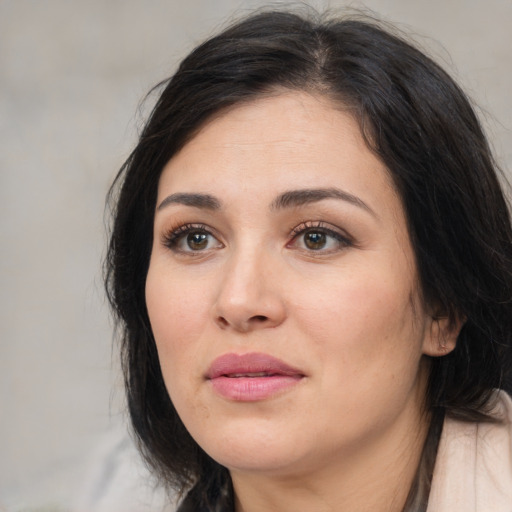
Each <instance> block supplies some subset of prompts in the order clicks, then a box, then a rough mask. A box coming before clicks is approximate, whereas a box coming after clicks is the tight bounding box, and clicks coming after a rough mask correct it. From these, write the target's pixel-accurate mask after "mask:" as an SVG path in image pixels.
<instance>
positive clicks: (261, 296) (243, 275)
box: [214, 241, 284, 331]
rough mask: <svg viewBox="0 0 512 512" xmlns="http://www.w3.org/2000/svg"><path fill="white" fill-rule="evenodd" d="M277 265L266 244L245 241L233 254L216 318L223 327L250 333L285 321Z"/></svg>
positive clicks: (222, 279) (229, 260) (216, 308)
mask: <svg viewBox="0 0 512 512" xmlns="http://www.w3.org/2000/svg"><path fill="white" fill-rule="evenodd" d="M273 263H274V264H275V262H273V260H272V255H271V254H270V250H269V249H268V248H267V249H266V248H265V246H264V244H262V243H260V244H258V243H254V242H252V241H248V242H245V243H244V242H241V243H240V244H238V246H237V248H236V249H233V250H232V251H231V254H230V255H229V257H228V258H227V260H226V263H225V267H224V269H223V272H222V276H221V278H220V283H219V291H218V296H217V300H216V304H215V312H214V315H215V318H216V320H217V322H218V323H219V324H220V325H221V326H223V327H228V326H231V327H232V328H234V329H236V330H241V331H247V330H251V329H254V328H258V327H263V326H270V325H272V326H275V325H278V324H279V323H280V322H281V321H282V320H283V315H284V304H283V300H282V299H283V298H282V297H281V296H280V293H279V290H278V288H277V287H276V284H277V283H276V282H275V281H274V280H273V278H272V277H273V274H274V272H273V269H272V266H273Z"/></svg>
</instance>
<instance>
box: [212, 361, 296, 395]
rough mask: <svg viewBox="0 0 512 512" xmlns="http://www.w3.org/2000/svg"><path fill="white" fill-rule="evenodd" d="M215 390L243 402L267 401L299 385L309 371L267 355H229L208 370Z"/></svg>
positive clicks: (215, 362) (214, 363) (214, 362)
mask: <svg viewBox="0 0 512 512" xmlns="http://www.w3.org/2000/svg"><path fill="white" fill-rule="evenodd" d="M205 377H206V379H207V380H208V381H209V382H210V384H211V386H212V389H213V390H214V392H215V393H217V394H219V395H221V396H222V397H224V398H226V399H228V400H233V401H242V402H254V401H260V400H266V399H269V398H272V397H274V396H275V395H278V394H282V393H283V392H284V391H287V390H289V389H290V388H292V387H294V386H295V385H296V384H298V383H299V382H300V381H301V380H302V379H303V378H304V377H305V374H304V373H303V372H301V371H300V370H298V369H297V368H294V367H292V366H290V365H288V364H287V363H285V362H284V361H281V360H280V359H277V358H275V357H272V356H269V355H267V354H260V353H249V354H242V355H239V354H225V355H223V356H220V357H218V358H217V359H215V361H213V363H212V365H211V366H210V368H209V369H208V372H207V373H206V376H205Z"/></svg>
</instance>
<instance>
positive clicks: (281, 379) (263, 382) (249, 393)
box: [210, 375, 302, 402]
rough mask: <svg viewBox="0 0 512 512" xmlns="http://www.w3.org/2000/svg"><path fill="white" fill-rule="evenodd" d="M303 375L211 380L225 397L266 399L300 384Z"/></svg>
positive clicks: (247, 399)
mask: <svg viewBox="0 0 512 512" xmlns="http://www.w3.org/2000/svg"><path fill="white" fill-rule="evenodd" d="M301 379H302V376H301V375H272V376H269V377H226V376H220V377H216V378H214V379H211V380H210V383H211V385H212V387H213V389H214V390H215V391H216V392H217V393H218V394H219V395H221V396H223V397H224V398H228V399H229V400H235V401H239V402H256V401H258V400H265V399H267V398H271V397H273V396H274V395H277V394H279V393H282V392H283V391H285V390H288V389H290V388H291V387H293V386H295V385H296V384H298V383H299V382H300V381H301Z"/></svg>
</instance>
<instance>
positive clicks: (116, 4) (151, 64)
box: [0, 0, 512, 511]
mask: <svg viewBox="0 0 512 512" xmlns="http://www.w3.org/2000/svg"><path fill="white" fill-rule="evenodd" d="M280 3H281V2H273V5H278V4H280ZM305 3H308V4H310V5H312V6H314V7H316V8H318V9H320V10H323V9H326V8H339V7H343V6H349V7H355V8H363V9H371V10H373V11H375V12H376V13H378V14H379V15H380V16H382V17H383V18H384V19H386V20H389V21H392V22H396V23H397V24H398V25H399V26H400V27H401V28H402V29H405V30H406V31H408V32H412V33H413V34H414V37H415V39H416V40H417V41H418V42H419V43H420V44H421V45H422V46H423V47H425V48H428V49H429V51H430V53H431V55H433V56H434V57H435V58H436V59H437V60H438V61H440V62H441V63H442V64H443V66H444V67H445V68H446V69H448V71H449V72H450V73H451V74H452V75H453V76H455V78H456V79H457V80H458V81H459V83H461V84H462V85H463V87H464V88H465V90H466V91H467V92H468V93H469V96H470V97H471V98H472V99H473V100H474V101H475V102H476V103H477V104H478V106H479V113H480V116H481V118H482V120H483V122H484V125H485V127H486V129H487V131H488V134H489V137H490V139H491V142H492V144H493V146H494V148H495V153H496V155H497V158H498V161H499V162H500V163H501V165H502V167H503V168H504V169H505V171H506V172H508V174H509V176H510V173H511V171H512V100H511V97H510V92H511V90H512V31H511V29H510V27H511V26H512V1H511V0H417V1H414V0H368V1H366V2H365V3H360V2H344V1H342V0H339V1H334V0H333V1H327V0H326V1H320V0H318V1H310V2H305ZM262 5H269V3H268V2H262V1H257V0H254V1H240V0H189V1H178V0H146V1H144V2H143V1H140V0H138V1H136V0H122V1H121V0H88V1H81V0H40V1H38V0H0V240H1V258H0V294H1V295H0V304H1V307H0V315H1V317H0V329H1V331H0V333H1V337H0V510H2V511H7V510H9V511H11V510H13V511H21V510H25V511H28V510H71V508H72V507H73V506H74V503H76V497H77V496H79V495H80V493H82V492H83V488H84V486H86V484H87V481H88V479H90V478H91V476H90V475H91V474H94V473H95V472H96V473H97V472H98V471H99V469H98V468H97V467H96V466H99V465H100V462H99V461H101V460H102V459H101V457H102V456H101V453H102V450H103V451H105V450H107V451H108V449H109V448H108V446H109V443H110V442H111V441H109V439H111V438H113V439H118V437H119V436H120V437H122V436H123V434H122V432H123V429H124V427H123V422H124V420H125V416H124V412H123V391H122V385H121V383H122V382H121V378H120V375H119V370H118V363H117V359H116V349H115V348H113V347H112V332H111V331H112V326H111V323H110V321H109V318H108V308H107V305H106V301H105V298H104V295H103V290H102V283H101V259H102V256H103V254H104V247H105V242H106V234H105V227H104V199H105V195H106V192H107V189H108V187H109V184H110V182H111V181H112V179H113V177H114V176H115V174H116V172H117V170H118V168H119V167H120V166H121V164H122V162H123V161H124V160H125V158H126V157H127V156H128V154H129V152H130V150H131V148H132V147H133V145H134V142H135V140H136V136H137V130H138V129H139V128H140V127H141V124H142V120H143V112H147V108H144V109H142V111H141V110H140V109H139V103H140V100H141V99H142V98H143V96H144V94H145V93H146V92H147V91H148V90H149V88H150V87H151V86H152V85H154V84H155V83H157V82H158V81H160V80H161V79H163V78H165V77H167V76H169V75H170V74H171V72H172V70H173V69H174V68H175V66H176V64H177V63H178V62H179V60H180V59H181V58H182V57H184V56H185V55H186V54H187V53H188V52H189V51H190V50H191V49H192V48H193V47H194V45H195V44H196V43H198V42H200V41H201V40H202V39H203V38H205V37H206V36H208V35H211V34H213V33H214V32H215V31H216V29H218V28H219V27H220V26H221V24H222V23H223V22H224V21H225V20H226V19H227V18H228V17H230V16H233V15H235V16H236V15H242V14H244V13H247V12H248V11H250V10H252V9H254V8H256V7H259V6H262ZM112 432H114V434H112ZM116 436H117V437H116ZM114 444H115V442H114ZM105 446H106V447H107V448H105ZM95 454H99V455H95ZM133 460H135V459H133Z"/></svg>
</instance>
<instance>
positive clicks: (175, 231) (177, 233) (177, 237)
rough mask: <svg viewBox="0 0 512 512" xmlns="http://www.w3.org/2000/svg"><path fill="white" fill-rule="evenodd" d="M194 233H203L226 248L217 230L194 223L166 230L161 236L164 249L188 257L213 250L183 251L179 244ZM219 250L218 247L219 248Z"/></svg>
mask: <svg viewBox="0 0 512 512" xmlns="http://www.w3.org/2000/svg"><path fill="white" fill-rule="evenodd" d="M193 232H202V233H205V234H207V235H209V236H211V237H213V238H214V239H215V240H217V242H218V243H219V245H220V246H222V247H223V246H224V244H223V243H222V242H221V241H220V239H219V238H220V237H219V236H218V235H217V234H216V232H215V230H214V229H212V228H211V227H209V226H207V225H206V224H202V223H194V222H187V223H184V224H179V225H177V226H175V227H170V228H169V229H167V230H165V231H164V232H163V234H162V236H161V243H162V245H163V246H164V247H166V248H168V249H170V250H172V251H174V252H176V253H181V254H188V255H196V256H197V255H199V254H204V253H207V252H208V251H209V250H211V249H209V250H208V249H205V250H204V251H193V250H190V251H186V250H182V249H180V248H179V247H178V243H179V242H180V241H181V240H182V239H183V238H184V237H185V236H186V235H188V234H189V233H193ZM217 248H218V247H217Z"/></svg>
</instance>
